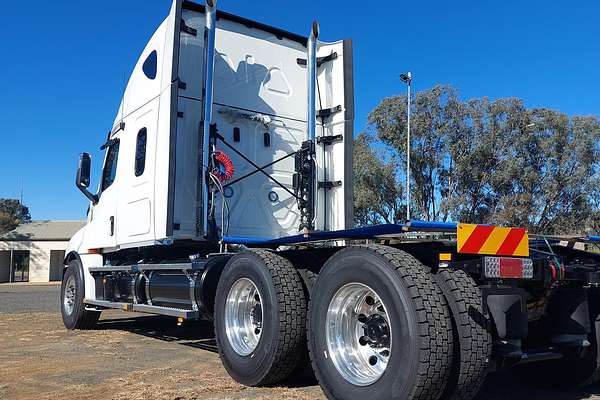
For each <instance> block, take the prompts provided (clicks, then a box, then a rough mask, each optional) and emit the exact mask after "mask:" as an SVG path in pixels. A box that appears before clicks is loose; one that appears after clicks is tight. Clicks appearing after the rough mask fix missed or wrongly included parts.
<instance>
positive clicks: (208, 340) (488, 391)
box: [97, 316, 600, 400]
mask: <svg viewBox="0 0 600 400" xmlns="http://www.w3.org/2000/svg"><path fill="white" fill-rule="evenodd" d="M97 329H98V330H122V331H127V332H131V333H135V334H137V335H141V336H144V337H148V338H152V339H157V340H162V341H166V342H171V343H177V344H180V345H183V346H189V347H191V348H196V349H200V350H206V351H210V352H213V353H217V345H216V341H215V338H214V328H213V325H212V323H210V322H206V321H189V322H185V323H184V324H183V325H181V326H177V324H176V319H175V318H173V317H165V316H136V317H132V318H114V319H103V320H100V321H99V322H98V325H97ZM293 375H294V377H293V378H292V379H290V380H288V381H286V382H283V383H282V384H281V386H285V387H307V386H314V385H317V381H316V379H315V377H314V376H313V375H312V373H309V372H308V371H307V372H305V373H301V374H293ZM598 395H600V384H596V385H592V386H589V387H586V388H584V389H579V390H574V391H570V392H565V391H556V390H547V389H539V388H535V387H532V386H529V385H527V384H526V383H525V382H522V381H521V380H520V379H518V377H516V376H515V375H514V374H512V373H510V372H497V373H494V374H490V375H489V377H488V379H487V381H486V383H485V384H484V386H483V388H482V389H481V392H480V394H479V395H478V396H477V398H476V400H484V399H485V400H583V399H591V398H597V397H596V396H598Z"/></svg>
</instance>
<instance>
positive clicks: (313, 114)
mask: <svg viewBox="0 0 600 400" xmlns="http://www.w3.org/2000/svg"><path fill="white" fill-rule="evenodd" d="M318 38H319V23H318V22H317V21H314V22H313V23H312V27H311V30H310V35H309V36H308V43H307V46H306V47H307V54H306V71H307V72H306V73H307V87H308V111H307V115H306V123H307V130H306V133H307V136H308V140H310V141H312V142H313V143H314V142H315V139H316V132H317V126H316V124H317V110H316V104H317V100H316V99H317V93H316V88H317V39H318Z"/></svg>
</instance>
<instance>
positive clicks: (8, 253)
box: [0, 221, 84, 283]
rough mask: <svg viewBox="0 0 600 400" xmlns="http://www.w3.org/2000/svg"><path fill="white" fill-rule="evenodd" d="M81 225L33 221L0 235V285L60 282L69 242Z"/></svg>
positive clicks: (68, 222) (76, 222)
mask: <svg viewBox="0 0 600 400" xmlns="http://www.w3.org/2000/svg"><path fill="white" fill-rule="evenodd" d="M83 225H84V221H32V222H29V223H26V224H22V225H19V226H18V227H17V228H16V229H15V230H12V231H10V232H7V233H5V234H3V235H0V283H1V282H49V281H59V280H61V279H62V262H63V260H64V258H65V249H66V248H67V244H68V243H69V239H70V238H71V236H73V234H74V233H75V232H77V231H78V230H79V229H80V228H81V227H82V226H83Z"/></svg>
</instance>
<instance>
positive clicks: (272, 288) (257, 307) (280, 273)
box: [215, 250, 307, 386]
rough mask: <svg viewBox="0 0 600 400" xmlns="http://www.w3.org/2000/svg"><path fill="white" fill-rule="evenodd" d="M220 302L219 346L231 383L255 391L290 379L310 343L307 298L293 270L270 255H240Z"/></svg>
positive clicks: (226, 276)
mask: <svg viewBox="0 0 600 400" xmlns="http://www.w3.org/2000/svg"><path fill="white" fill-rule="evenodd" d="M215 302H216V303H215V335H216V339H217V345H218V349H219V354H220V356H221V361H222V362H223V365H224V366H225V369H226V370H227V372H228V373H229V374H230V375H231V377H233V378H234V379H235V380H236V381H238V382H240V383H242V384H244V385H249V386H260V385H268V384H273V383H277V382H279V381H281V380H283V379H285V378H287V377H288V375H289V374H290V373H291V372H292V371H293V370H294V368H296V366H297V365H298V362H299V361H300V358H301V356H302V351H303V346H304V345H305V342H306V308H307V306H306V297H305V293H304V290H303V288H302V278H301V277H300V275H298V273H297V272H296V270H295V269H294V267H293V266H292V264H291V263H290V262H289V261H288V260H286V259H284V258H282V257H281V256H278V255H276V254H274V253H271V252H269V251H266V250H255V251H248V252H244V253H239V254H236V255H234V256H233V257H231V259H230V260H229V262H228V263H227V265H226V266H225V269H224V270H223V274H222V275H221V278H220V279H219V284H218V287H217V294H216V300H215Z"/></svg>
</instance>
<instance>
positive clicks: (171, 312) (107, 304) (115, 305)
mask: <svg viewBox="0 0 600 400" xmlns="http://www.w3.org/2000/svg"><path fill="white" fill-rule="evenodd" d="M83 302H84V303H85V304H87V305H91V306H96V307H104V308H112V309H117V310H125V311H137V312H142V313H148V314H158V315H168V316H171V317H179V318H185V319H199V318H200V312H199V311H193V310H182V309H179V308H171V307H161V306H151V305H148V304H133V303H120V302H114V301H106V300H93V299H85V300H84V301H83Z"/></svg>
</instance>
